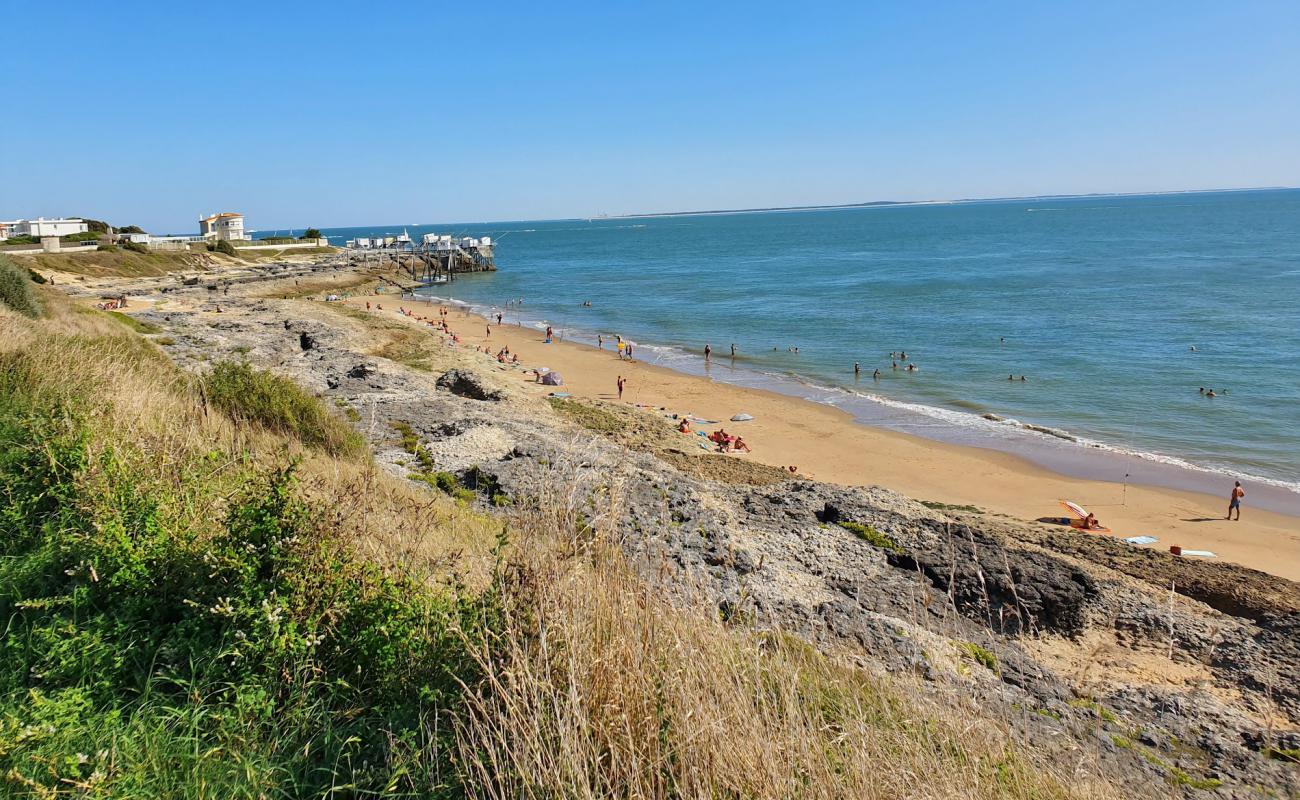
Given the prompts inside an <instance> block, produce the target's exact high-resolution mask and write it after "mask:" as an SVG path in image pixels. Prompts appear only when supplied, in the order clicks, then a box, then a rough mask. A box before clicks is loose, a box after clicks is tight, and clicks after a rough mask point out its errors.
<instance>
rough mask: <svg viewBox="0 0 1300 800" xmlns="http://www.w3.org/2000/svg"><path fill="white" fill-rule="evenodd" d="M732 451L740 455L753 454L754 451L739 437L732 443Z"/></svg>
mask: <svg viewBox="0 0 1300 800" xmlns="http://www.w3.org/2000/svg"><path fill="white" fill-rule="evenodd" d="M731 449H732V450H734V451H735V452H738V453H751V452H753V451H752V450H750V449H749V445H747V444H745V440H744V439H742V438H740V437H739V436H737V437H736V439H735V441H733V442H732V443H731Z"/></svg>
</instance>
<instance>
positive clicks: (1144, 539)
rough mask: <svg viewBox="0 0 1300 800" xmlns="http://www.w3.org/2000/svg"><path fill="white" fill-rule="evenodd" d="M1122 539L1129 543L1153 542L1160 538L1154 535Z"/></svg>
mask: <svg viewBox="0 0 1300 800" xmlns="http://www.w3.org/2000/svg"><path fill="white" fill-rule="evenodd" d="M1124 541H1126V542H1128V543H1129V544H1155V543H1156V542H1158V541H1160V540H1159V539H1157V538H1156V537H1154V536H1130V537H1128V538H1127V539H1125V540H1124Z"/></svg>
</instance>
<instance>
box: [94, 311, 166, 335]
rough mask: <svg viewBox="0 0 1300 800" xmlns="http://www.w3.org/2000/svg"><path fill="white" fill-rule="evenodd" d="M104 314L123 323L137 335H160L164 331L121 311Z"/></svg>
mask: <svg viewBox="0 0 1300 800" xmlns="http://www.w3.org/2000/svg"><path fill="white" fill-rule="evenodd" d="M104 313H105V314H107V315H109V316H110V317H112V318H113V319H115V320H117V321H118V322H120V323H122V324H123V325H125V326H126V327H128V328H130V329H131V330H133V331H135V332H136V333H146V334H148V333H160V332H161V331H162V328H159V327H158V326H157V325H154V324H153V323H151V322H143V321H141V320H138V319H136V318H135V317H133V316H131V315H129V314H123V313H122V312H121V311H105V312H104Z"/></svg>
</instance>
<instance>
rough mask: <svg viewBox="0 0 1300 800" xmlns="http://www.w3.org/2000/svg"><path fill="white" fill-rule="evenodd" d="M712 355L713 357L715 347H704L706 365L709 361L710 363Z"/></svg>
mask: <svg viewBox="0 0 1300 800" xmlns="http://www.w3.org/2000/svg"><path fill="white" fill-rule="evenodd" d="M711 355H713V347H712V346H710V345H707V344H706V345H704V361H705V363H708V361H709V356H711Z"/></svg>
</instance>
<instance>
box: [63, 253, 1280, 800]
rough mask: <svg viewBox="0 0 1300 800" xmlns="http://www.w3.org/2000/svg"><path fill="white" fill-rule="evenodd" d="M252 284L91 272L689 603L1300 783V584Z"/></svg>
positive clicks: (937, 683)
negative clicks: (771, 452)
mask: <svg viewBox="0 0 1300 800" xmlns="http://www.w3.org/2000/svg"><path fill="white" fill-rule="evenodd" d="M231 277H234V276H231ZM239 278H240V279H239V280H238V281H236V280H227V278H226V277H222V278H220V279H218V278H214V277H212V276H202V277H201V278H200V279H198V280H189V279H181V278H177V279H172V278H162V279H158V278H154V279H132V280H121V281H111V280H105V281H97V282H95V283H94V284H93V285H92V284H84V285H77V284H75V283H74V284H72V285H71V286H68V287H67V289H68V291H69V292H71V293H73V294H76V293H81V294H83V295H85V296H86V297H87V298H88V299H93V298H94V297H96V296H97V295H98V294H100V293H102V292H103V291H106V290H108V289H110V288H111V289H112V290H113V291H115V292H119V293H128V294H130V295H132V296H133V298H132V302H131V304H130V305H129V307H128V308H127V311H128V312H129V313H131V314H132V316H134V317H135V318H136V319H138V320H140V321H141V322H145V323H148V324H150V325H152V326H156V329H157V332H156V333H153V334H150V338H152V339H153V340H154V341H155V342H157V343H158V344H159V345H160V346H161V347H163V349H164V350H165V351H166V352H167V353H168V354H169V355H170V356H171V357H172V358H173V359H174V360H175V361H176V362H177V363H179V364H181V365H182V366H185V367H186V368H189V369H193V370H196V371H198V370H204V369H207V368H208V367H209V366H210V365H211V364H212V363H214V362H216V361H220V360H222V359H244V358H246V359H248V360H250V361H252V362H253V363H255V364H257V365H259V366H264V367H266V368H269V369H272V370H274V371H276V372H279V373H281V374H285V375H288V376H290V377H292V378H293V379H294V380H296V381H297V382H299V383H300V384H301V385H303V386H304V387H306V388H308V389H309V390H311V391H313V392H316V393H319V394H321V395H323V396H324V397H326V398H328V399H329V400H330V401H331V402H332V403H334V404H335V405H337V406H338V407H340V408H341V409H344V411H345V413H346V414H347V415H348V417H349V418H350V419H352V420H353V422H354V424H355V425H356V426H357V427H358V429H359V430H361V432H362V433H363V434H364V435H365V436H366V437H367V438H368V439H369V441H370V442H371V444H372V446H373V448H374V451H375V458H376V461H377V462H378V463H380V464H382V465H384V466H385V468H387V469H390V470H392V471H393V472H394V473H395V474H398V475H402V476H406V475H408V474H410V473H411V472H412V471H413V470H415V469H417V466H419V465H416V464H415V463H414V461H415V460H416V459H419V460H422V461H427V462H428V463H425V464H423V467H424V468H426V469H432V470H436V471H441V472H447V473H451V474H453V475H456V476H458V478H459V479H460V482H461V483H463V484H466V485H467V486H469V487H470V488H471V489H474V488H478V489H480V490H482V489H483V487H484V485H489V486H490V489H488V490H487V491H479V492H478V495H477V497H478V499H476V500H474V502H476V503H481V504H483V505H484V507H485V508H486V509H489V510H491V511H492V512H493V513H498V514H501V515H502V516H503V517H505V518H506V519H507V520H508V519H509V516H510V514H511V513H512V511H511V508H512V506H511V505H504V504H502V505H500V506H498V505H494V500H495V501H497V502H498V503H500V502H501V501H503V500H504V501H505V502H507V503H510V504H514V505H522V504H539V503H540V504H552V505H555V506H557V507H562V508H563V509H565V510H566V511H567V513H568V514H570V515H571V517H572V518H573V519H575V520H576V521H577V522H578V523H579V525H581V524H582V523H583V522H584V521H590V518H591V517H593V516H596V515H600V516H601V517H602V519H603V520H604V521H605V522H606V523H612V526H611V527H612V528H613V529H616V530H617V531H618V532H619V537H620V543H621V545H622V548H623V550H624V552H625V553H626V555H627V558H628V562H629V564H630V565H632V567H633V568H634V569H636V570H637V571H638V572H639V573H640V574H641V575H642V576H643V578H644V580H645V581H646V582H647V583H648V584H649V585H651V586H653V587H654V588H655V589H656V590H657V591H660V592H662V593H663V594H665V595H666V596H668V597H672V598H674V599H676V600H678V601H680V602H681V603H683V604H699V603H706V604H707V605H708V607H710V608H713V609H716V610H717V613H718V614H719V615H721V616H722V617H723V618H725V619H731V620H735V622H736V624H744V625H752V626H756V627H758V628H760V629H770V630H774V631H781V632H784V633H787V634H793V635H795V636H798V637H800V638H802V639H804V640H806V641H808V642H810V643H812V644H814V645H815V646H817V647H819V648H821V649H823V650H825V651H827V652H830V653H834V654H836V655H837V656H839V657H842V658H844V659H847V660H849V661H851V662H853V663H856V664H858V665H860V666H862V667H863V668H865V669H868V670H872V671H887V672H891V673H896V674H900V675H910V676H914V678H915V679H916V680H917V682H918V685H919V686H923V687H925V688H924V691H927V692H934V693H938V694H946V695H948V696H951V698H952V701H953V702H955V703H965V704H969V705H971V706H972V707H975V706H978V707H981V708H982V709H983V713H985V714H986V715H987V717H988V718H989V719H990V720H996V721H997V722H999V723H1000V724H1004V725H1007V726H1009V727H1010V728H1011V729H1012V730H1013V731H1015V732H1016V735H1017V738H1018V739H1023V740H1027V741H1029V742H1031V743H1032V744H1034V745H1035V746H1038V747H1041V748H1043V749H1045V750H1046V751H1048V752H1049V753H1052V754H1053V755H1054V756H1055V758H1056V760H1057V761H1058V763H1059V764H1060V765H1061V766H1062V768H1063V769H1074V770H1078V771H1080V772H1093V773H1095V774H1101V775H1104V776H1105V777H1107V778H1109V779H1110V780H1112V781H1113V782H1115V783H1116V784H1117V785H1123V786H1126V787H1129V788H1130V791H1131V792H1133V793H1134V794H1136V793H1137V792H1139V791H1140V792H1143V793H1151V792H1152V791H1154V792H1155V793H1157V794H1158V793H1160V792H1161V791H1162V790H1161V788H1160V787H1166V786H1167V787H1169V788H1170V789H1171V790H1172V791H1175V792H1179V793H1183V794H1186V795H1187V796H1218V797H1242V798H1246V797H1251V798H1256V797H1269V796H1273V797H1293V796H1297V795H1298V794H1300V722H1298V721H1300V680H1297V677H1298V676H1300V586H1298V585H1297V584H1295V583H1293V582H1291V581H1287V580H1285V579H1283V578H1278V577H1273V576H1270V575H1266V574H1264V573H1261V572H1257V571H1255V570H1250V569H1247V568H1244V567H1239V566H1235V565H1232V564H1227V563H1221V562H1199V561H1190V560H1186V559H1178V558H1176V557H1173V556H1170V555H1168V554H1166V553H1161V552H1158V551H1152V550H1137V549H1135V548H1131V547H1129V546H1127V545H1125V544H1123V543H1121V542H1117V541H1115V540H1112V539H1105V538H1101V537H1093V536H1086V535H1081V534H1074V533H1067V532H1062V531H1061V530H1060V529H1059V528H1052V527H1049V526H1044V525H1036V524H1032V523H1024V522H1020V521H1017V520H1014V519H1011V518H1009V517H1003V516H998V515H993V514H986V513H979V512H976V511H973V510H970V509H957V508H945V507H937V504H921V503H918V502H915V501H913V500H910V499H908V498H906V497H904V496H902V495H899V494H897V493H895V492H891V491H889V490H887V489H884V488H880V487H871V488H847V487H843V486H837V485H833V484H828V483H821V482H817V481H812V480H804V479H799V478H793V477H790V476H788V475H783V474H781V471H780V470H776V469H774V468H771V467H765V466H763V465H758V464H751V463H748V462H739V461H736V460H735V459H730V458H728V457H726V456H722V455H716V454H711V453H706V452H703V451H688V450H686V449H684V448H683V447H682V446H681V445H680V444H679V443H678V442H679V439H678V438H676V437H675V435H674V433H673V431H672V425H671V423H670V422H669V421H668V420H667V419H665V418H664V417H663V415H661V414H658V413H656V412H653V411H638V410H632V409H628V408H627V407H625V406H619V405H616V404H612V403H602V402H599V401H579V400H575V399H567V400H564V401H561V402H554V401H548V400H547V399H546V398H544V397H542V396H541V395H540V394H539V393H538V392H536V391H534V390H532V388H530V387H528V386H527V385H526V384H524V383H523V381H522V376H521V375H520V374H519V373H518V372H517V371H513V370H509V369H503V368H501V367H500V366H499V365H498V364H497V363H496V362H495V361H494V360H492V359H490V358H488V357H487V356H485V355H482V354H480V353H476V352H473V351H471V350H468V349H452V348H449V347H447V346H446V345H445V344H444V342H443V340H442V337H440V336H437V335H435V334H434V333H433V332H432V330H426V329H424V328H419V327H415V326H411V325H408V324H406V322H405V320H400V319H389V318H387V317H383V316H379V315H372V316H367V315H364V314H362V313H360V312H358V311H357V310H356V309H354V308H351V307H347V306H342V305H341V304H335V303H324V302H320V301H319V300H315V299H310V298H312V297H317V298H318V297H322V296H323V295H324V294H326V293H328V292H330V291H336V290H337V291H343V290H345V289H346V288H347V287H355V286H366V287H371V286H373V285H375V284H376V283H377V282H378V278H377V277H375V276H370V275H364V274H358V273H354V272H353V271H351V270H350V269H348V268H347V267H346V265H343V264H341V263H337V262H336V263H333V264H321V265H313V266H300V265H295V266H293V267H264V268H258V269H255V270H250V271H249V272H248V273H247V274H246V275H243V276H239ZM61 283H63V282H61ZM331 286H336V287H339V288H337V289H331V288H329V287H331ZM303 294H307V295H308V297H303V298H298V299H295V298H294V296H295V295H303ZM137 298H138V300H137ZM160 300H161V301H162V302H158V301H160ZM381 301H382V302H390V300H389V299H385V298H381ZM393 302H394V304H395V300H394V301H393ZM398 429H404V430H406V431H409V434H410V435H408V436H405V437H403V436H401V435H399V434H398V433H397V432H396V431H397V430H398ZM412 436H413V437H414V440H415V441H416V442H418V444H417V445H416V446H414V447H413V446H412V444H411V441H412V440H411V437H412ZM413 451H418V452H413ZM431 491H432V489H431ZM1153 787H1154V788H1153Z"/></svg>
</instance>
